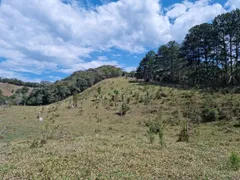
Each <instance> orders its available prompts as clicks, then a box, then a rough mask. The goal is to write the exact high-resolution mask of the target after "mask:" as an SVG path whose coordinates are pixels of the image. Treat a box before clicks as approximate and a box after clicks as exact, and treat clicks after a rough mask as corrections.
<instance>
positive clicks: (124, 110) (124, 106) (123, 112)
mask: <svg viewBox="0 0 240 180" xmlns="http://www.w3.org/2000/svg"><path fill="white" fill-rule="evenodd" d="M129 110H130V107H129V106H128V105H127V104H126V103H122V105H121V108H120V111H119V113H118V114H119V115H120V116H124V115H126V113H127V112H128V111H129Z"/></svg>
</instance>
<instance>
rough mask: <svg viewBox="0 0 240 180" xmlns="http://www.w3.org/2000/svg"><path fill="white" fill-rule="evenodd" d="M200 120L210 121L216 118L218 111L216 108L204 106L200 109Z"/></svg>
mask: <svg viewBox="0 0 240 180" xmlns="http://www.w3.org/2000/svg"><path fill="white" fill-rule="evenodd" d="M201 117H202V120H203V122H212V121H216V120H217V119H218V112H217V110H216V109H213V108H210V107H208V106H205V107H204V108H203V110H202V116H201Z"/></svg>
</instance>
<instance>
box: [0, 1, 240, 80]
mask: <svg viewBox="0 0 240 180" xmlns="http://www.w3.org/2000/svg"><path fill="white" fill-rule="evenodd" d="M0 3H1V5H0V77H8V78H13V77H15V78H19V79H22V80H25V81H40V80H49V81H55V80H58V79H61V78H63V77H66V76H68V75H69V74H71V73H72V72H74V71H77V70H84V69H88V68H95V67H98V66H101V65H105V64H109V65H116V66H119V67H121V68H123V69H125V70H128V71H130V70H132V69H134V68H136V67H137V65H138V63H139V61H140V60H141V59H142V57H143V56H144V55H145V53H146V52H147V51H149V50H156V49H157V48H158V47H159V46H160V45H162V44H163V43H166V42H168V41H170V40H177V41H178V42H181V41H182V39H183V38H184V36H185V34H186V33H187V31H188V29H189V28H191V27H192V26H194V25H197V24H200V23H203V22H210V21H211V20H213V18H214V17H215V16H217V15H219V14H221V13H224V12H227V11H230V10H232V9H235V8H240V0H195V1H190V0H184V1H181V0H161V1H159V0H0Z"/></svg>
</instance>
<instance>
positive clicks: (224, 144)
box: [0, 78, 240, 179]
mask: <svg viewBox="0 0 240 180" xmlns="http://www.w3.org/2000/svg"><path fill="white" fill-rule="evenodd" d="M239 103H240V95H238V94H221V93H206V92H201V91H198V90H194V89H192V90H182V89H177V88H172V87H164V86H158V85H148V84H146V83H143V82H135V81H134V79H125V78H114V79H107V80H104V81H101V82H100V83H98V84H96V85H94V86H92V87H91V88H88V89H87V90H85V91H83V92H82V93H80V94H79V95H74V97H69V98H68V99H66V100H64V101H61V102H58V103H55V104H52V105H47V106H37V107H31V106H12V107H4V108H3V107H2V108H1V109H0V120H1V121H0V128H1V130H0V131H1V138H2V140H1V142H0V149H1V151H0V176H1V177H3V179H77V178H78V179H239V178H240V175H239V174H240V173H239V172H240V171H239V165H240V164H239V163H240V162H239V161H240V160H238V155H239V154H240V139H239V135H240V129H239V128H238V127H239V117H240V116H239V115H240V109H239V108H240V106H239ZM41 118H42V119H41ZM39 120H43V121H39ZM4 127H5V128H4ZM159 137H160V138H159ZM232 152H235V153H232ZM231 153H232V155H231Z"/></svg>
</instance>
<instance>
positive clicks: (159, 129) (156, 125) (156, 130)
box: [145, 117, 165, 146]
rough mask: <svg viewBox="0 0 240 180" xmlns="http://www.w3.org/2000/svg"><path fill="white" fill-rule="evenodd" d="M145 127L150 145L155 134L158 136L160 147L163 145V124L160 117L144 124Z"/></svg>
mask: <svg viewBox="0 0 240 180" xmlns="http://www.w3.org/2000/svg"><path fill="white" fill-rule="evenodd" d="M145 125H146V126H147V127H148V131H147V133H148V137H149V140H150V143H151V144H152V143H153V142H154V140H155V134H158V137H159V143H160V144H161V146H163V145H164V138H163V137H164V133H163V132H164V127H165V123H164V122H163V121H162V120H161V117H157V118H156V119H154V120H153V121H149V122H145Z"/></svg>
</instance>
